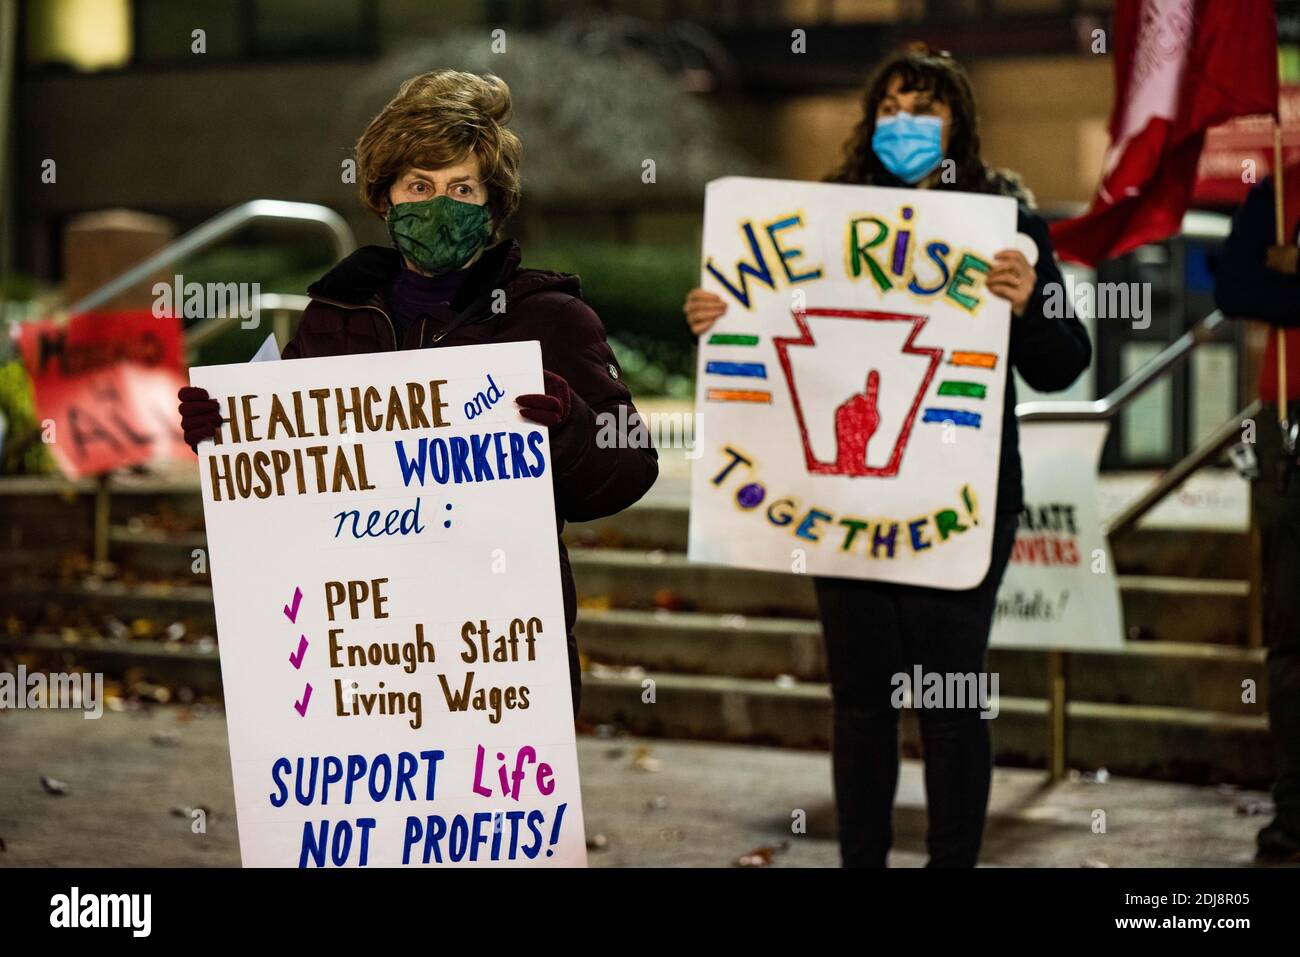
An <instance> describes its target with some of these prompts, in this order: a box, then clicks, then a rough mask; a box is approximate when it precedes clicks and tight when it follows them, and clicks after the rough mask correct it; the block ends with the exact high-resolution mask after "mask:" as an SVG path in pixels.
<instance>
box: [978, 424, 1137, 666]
mask: <svg viewBox="0 0 1300 957" xmlns="http://www.w3.org/2000/svg"><path fill="white" fill-rule="evenodd" d="M1107 430H1108V426H1107V424H1106V423H1105V422H1025V423H1022V424H1021V426H1020V448H1021V458H1022V459H1023V462H1024V475H1025V507H1024V510H1023V511H1022V512H1021V513H1020V528H1019V529H1018V531H1017V534H1016V544H1015V547H1014V548H1013V549H1012V552H1011V563H1010V564H1009V565H1008V566H1007V572H1006V575H1005V576H1004V577H1003V579H1002V587H1001V588H1000V589H998V600H997V606H996V610H995V611H994V615H993V634H992V639H991V640H992V643H993V644H994V645H998V646H1001V647H1015V648H1064V649H1075V650H1080V651H1086V650H1089V649H1092V650H1098V649H1102V648H1119V647H1120V646H1121V645H1123V643H1124V620H1123V614H1122V612H1121V606H1120V597H1119V580H1118V579H1117V578H1116V577H1115V563H1114V561H1113V560H1112V558H1111V554H1110V546H1109V544H1108V543H1107V542H1106V536H1105V535H1104V534H1103V533H1102V530H1101V513H1100V509H1099V507H1098V503H1097V486H1098V479H1097V468H1098V465H1099V464H1100V462H1101V447H1102V446H1103V445H1105V443H1106V433H1107Z"/></svg>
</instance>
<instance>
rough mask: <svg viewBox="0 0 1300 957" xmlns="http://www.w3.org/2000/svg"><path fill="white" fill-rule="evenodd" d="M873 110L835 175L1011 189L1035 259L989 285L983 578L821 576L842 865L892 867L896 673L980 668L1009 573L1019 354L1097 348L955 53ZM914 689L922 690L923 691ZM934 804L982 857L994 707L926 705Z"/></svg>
mask: <svg viewBox="0 0 1300 957" xmlns="http://www.w3.org/2000/svg"><path fill="white" fill-rule="evenodd" d="M862 106H863V113H862V119H861V121H860V122H859V123H858V125H857V126H856V127H855V129H854V131H853V135H852V136H851V137H850V138H849V140H848V142H847V143H846V144H845V148H844V156H843V159H842V161H841V162H840V165H839V166H838V167H837V168H836V169H835V170H834V172H832V173H831V174H830V175H829V176H827V177H826V178H827V180H828V181H829V182H835V183H852V184H858V185H869V186H892V187H901V188H908V187H912V188H916V189H936V190H954V191H958V192H966V193H992V194H996V195H1001V196H1010V197H1013V198H1015V199H1016V201H1017V202H1018V204H1019V215H1018V218H1017V229H1018V230H1019V231H1020V232H1022V233H1025V234H1027V235H1028V236H1029V237H1031V238H1032V240H1033V242H1034V245H1035V246H1036V247H1037V260H1036V263H1035V264H1031V263H1030V261H1029V259H1028V258H1027V257H1026V256H1025V254H1024V253H1023V252H1021V251H1019V250H1016V249H1004V250H1002V251H1001V252H999V253H997V254H996V256H995V257H994V262H993V268H992V269H991V270H990V271H989V273H988V275H987V276H986V277H985V285H986V287H987V288H988V291H989V292H990V293H992V294H994V295H997V296H1000V297H1002V298H1003V299H1006V300H1007V301H1008V302H1009V303H1010V305H1011V313H1012V320H1011V345H1010V357H1011V362H1010V363H1009V364H1008V370H1007V386H1006V405H1005V410H1004V415H1003V424H1002V451H1001V464H1000V472H999V480H998V500H997V516H996V520H995V534H994V544H993V555H992V559H991V561H990V564H989V570H988V574H987V575H986V576H985V578H984V580H983V582H981V583H980V584H979V585H978V586H976V587H975V588H972V589H969V590H966V591H947V590H943V589H936V588H923V587H918V586H910V585H895V584H889V583H884V582H873V581H862V580H857V579H846V578H825V577H822V578H817V579H816V588H817V603H818V607H819V609H820V612H821V622H822V634H823V637H824V640H825V643H826V661H827V667H828V669H829V672H830V682H831V693H832V699H833V705H834V744H833V748H832V757H833V765H834V777H835V797H836V807H837V815H838V819H839V838H840V849H841V854H842V858H843V862H844V864H845V866H860V867H862V866H865V867H883V866H884V865H885V863H886V859H887V856H888V853H889V849H890V846H891V845H892V843H893V829H892V824H891V818H892V812H893V803H894V793H895V791H896V789H897V785H898V766H899V762H898V708H897V707H896V706H895V702H894V692H895V689H896V687H897V685H896V683H895V680H894V679H895V676H897V675H899V674H906V673H910V672H911V670H912V669H913V668H914V667H915V666H918V665H919V666H920V668H921V669H922V671H923V673H925V674H934V673H937V674H941V675H967V674H974V673H978V672H981V671H983V669H984V658H985V651H986V650H987V647H988V639H989V630H990V628H991V627H992V622H993V610H994V604H995V600H996V597H997V590H998V585H999V583H1000V582H1001V580H1002V575H1003V572H1004V571H1005V570H1006V566H1007V561H1008V559H1009V558H1010V555H1011V548H1012V545H1013V543H1014V541H1015V535H1016V525H1017V520H1018V513H1019V512H1020V509H1021V508H1022V504H1023V503H1022V488H1021V479H1020V475H1021V473H1020V449H1019V432H1018V430H1017V427H1016V417H1015V407H1016V391H1015V381H1014V379H1013V378H1012V376H1011V372H1010V367H1011V366H1014V367H1015V368H1016V369H1018V370H1019V371H1020V374H1021V375H1022V376H1023V377H1024V379H1025V381H1026V382H1028V383H1029V384H1030V385H1031V386H1033V387H1034V388H1035V389H1038V390H1040V391H1056V390H1060V389H1064V388H1066V387H1067V386H1069V385H1070V383H1072V382H1073V381H1074V380H1075V379H1076V378H1077V377H1078V375H1079V373H1081V372H1082V371H1083V370H1084V369H1086V368H1087V367H1088V363H1089V361H1090V360H1091V351H1092V350H1091V346H1090V344H1089V342H1088V334H1087V332H1086V331H1085V330H1084V328H1083V326H1082V325H1080V323H1079V322H1078V320H1077V319H1075V318H1074V317H1073V316H1070V317H1068V318H1054V317H1052V316H1049V315H1046V314H1045V311H1044V308H1043V305H1044V297H1045V290H1047V289H1049V288H1050V287H1051V285H1052V284H1054V283H1061V281H1062V280H1061V273H1060V270H1059V269H1058V268H1057V266H1056V263H1055V261H1054V259H1053V253H1052V246H1051V240H1050V238H1049V236H1048V232H1047V224H1046V223H1045V222H1044V221H1043V220H1042V218H1041V217H1039V216H1038V215H1037V214H1035V213H1034V212H1033V197H1032V196H1031V195H1030V193H1029V192H1028V190H1026V189H1025V188H1024V187H1023V186H1022V185H1021V184H1020V180H1019V177H1017V176H1016V175H1015V174H1013V173H1009V172H1006V171H1002V170H995V169H991V168H990V167H988V166H987V165H985V163H984V161H983V159H981V157H980V141H979V130H978V126H977V122H976V110H975V96H974V93H973V92H972V90H971V85H970V80H969V78H968V77H967V75H966V72H965V71H964V70H963V69H962V68H961V66H960V65H958V64H957V62H956V61H955V60H953V59H952V58H951V57H949V56H948V55H947V54H946V53H936V52H932V51H929V50H927V49H923V48H913V49H909V50H907V51H905V52H902V53H899V54H897V55H895V56H893V57H891V58H890V59H888V60H886V61H885V62H884V63H883V64H882V65H881V66H880V67H879V69H877V70H876V72H875V74H874V75H873V76H872V78H871V79H870V80H869V81H868V83H867V86H866V89H865V90H864V93H863V99H862ZM684 311H685V312H686V318H687V321H688V323H689V324H690V327H691V330H692V331H693V332H694V333H695V334H696V335H700V334H702V333H704V332H705V331H706V330H708V329H709V328H710V327H711V326H712V325H713V324H714V323H715V322H716V321H717V320H718V318H719V317H720V316H721V315H722V314H723V313H724V312H725V311H726V303H725V302H724V301H723V300H722V298H721V297H719V296H717V295H715V294H713V293H711V292H708V291H706V290H704V289H695V290H692V291H691V292H690V293H689V294H688V295H687V297H686V304H685V310H684ZM917 690H918V689H913V691H914V693H917ZM918 716H919V718H920V723H921V738H922V746H923V749H924V755H925V788H926V798H927V804H928V810H929V828H928V832H927V839H926V843H927V846H928V849H929V852H930V865H931V866H933V867H973V866H974V865H975V863H976V860H977V858H978V857H979V849H980V842H981V840H982V837H983V831H984V817H985V813H986V811H987V808H988V797H989V783H990V779H991V776H992V749H991V744H990V735H989V725H988V721H986V720H984V719H983V717H982V716H981V712H980V711H979V710H978V707H977V705H975V704H974V703H971V705H970V706H969V707H965V708H943V709H930V708H926V709H920V710H918Z"/></svg>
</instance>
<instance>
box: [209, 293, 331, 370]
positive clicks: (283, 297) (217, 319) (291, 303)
mask: <svg viewBox="0 0 1300 957" xmlns="http://www.w3.org/2000/svg"><path fill="white" fill-rule="evenodd" d="M310 302H311V297H310V296H300V295H295V294H292V293H282V292H260V293H258V294H257V295H256V296H253V297H252V300H251V303H250V305H251V306H252V309H253V311H255V312H257V313H259V314H260V313H262V312H269V313H272V314H273V315H274V314H276V313H280V314H288V313H294V312H298V313H301V312H302V311H303V310H305V309H306V308H307V305H308V303H310ZM244 321H245V317H243V316H239V315H229V316H210V317H208V318H207V319H203V320H202V321H200V322H196V323H195V324H194V325H192V326H190V327H189V328H188V329H186V330H185V354H186V356H190V355H193V354H194V353H196V352H198V350H199V349H201V348H203V346H205V345H207V344H208V343H209V342H211V341H212V340H213V339H216V338H217V337H218V336H220V335H221V334H222V333H224V332H225V331H226V330H227V329H229V328H230V327H231V326H233V325H235V324H236V323H243V322H244ZM272 329H273V330H274V332H275V334H276V339H277V340H278V341H279V343H280V347H281V348H284V344H285V342H286V341H288V329H287V327H284V328H281V326H280V324H279V323H278V322H273V324H272Z"/></svg>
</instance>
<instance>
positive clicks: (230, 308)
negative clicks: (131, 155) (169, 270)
mask: <svg viewBox="0 0 1300 957" xmlns="http://www.w3.org/2000/svg"><path fill="white" fill-rule="evenodd" d="M151 291H152V292H153V295H154V300H153V315H154V318H155V319H161V318H163V317H164V316H176V317H177V318H184V319H212V318H216V317H218V316H237V317H238V318H239V320H240V323H239V328H241V329H256V328H257V327H258V326H260V325H261V323H262V317H261V309H260V308H258V299H259V297H260V296H261V294H262V284H261V283H256V282H186V281H185V278H184V277H183V276H181V275H180V274H179V273H177V274H176V275H175V276H173V277H172V281H171V282H170V283H166V282H156V283H154V284H153V289H152V290H151Z"/></svg>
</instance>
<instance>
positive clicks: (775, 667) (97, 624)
mask: <svg viewBox="0 0 1300 957" xmlns="http://www.w3.org/2000/svg"><path fill="white" fill-rule="evenodd" d="M0 600H2V601H3V605H4V607H5V608H6V609H7V610H8V612H9V613H10V614H11V615H13V616H15V618H16V620H17V621H18V622H19V623H20V625H19V627H18V628H16V629H15V632H16V634H19V635H20V634H32V633H37V634H41V633H43V632H44V631H45V630H47V629H49V628H50V627H52V625H51V622H64V621H68V622H70V623H75V624H80V625H81V628H80V631H82V632H87V633H98V634H104V633H105V632H106V631H107V630H108V629H107V626H108V624H110V622H108V619H109V618H110V617H111V618H113V619H116V620H117V621H118V622H120V623H121V625H120V626H117V627H119V628H125V629H127V630H128V631H129V632H131V633H139V634H142V635H144V636H146V637H160V636H161V635H162V633H163V632H165V630H166V629H167V628H168V626H170V625H172V624H173V623H178V624H179V625H180V626H182V629H181V632H182V634H183V636H184V640H183V641H174V642H165V643H161V645H162V647H161V650H158V653H160V654H163V653H165V654H167V655H175V654H178V653H180V652H181V651H184V650H186V649H192V648H193V647H194V646H195V643H200V646H202V645H209V646H211V645H213V644H214V643H215V642H214V639H215V637H216V623H215V615H214V611H213V607H212V593H211V589H210V588H208V587H207V586H205V585H189V586H175V585H161V586H159V585H143V584H142V585H131V584H126V583H122V582H111V583H104V584H100V585H97V586H93V587H91V586H85V585H60V584H48V583H46V584H42V583H33V584H22V585H18V586H13V585H9V586H5V587H4V588H0ZM137 629H138V632H137ZM128 631H123V634H126V633H128ZM577 637H578V642H579V647H580V648H581V650H582V653H583V655H584V656H585V657H586V658H587V659H588V660H589V661H591V662H595V663H597V664H599V665H605V666H618V667H641V668H644V669H648V670H651V671H655V672H672V673H680V674H687V675H715V676H729V677H735V678H739V679H755V680H771V679H776V678H780V677H783V676H784V677H788V678H792V679H794V680H798V681H803V682H824V681H825V680H826V666H825V657H824V653H823V649H822V641H821V630H820V626H819V624H818V622H817V621H815V620H812V619H797V618H769V617H763V616H753V615H739V614H735V613H726V614H716V613H709V612H703V613H701V612H668V611H664V610H636V609H626V608H619V609H598V608H590V607H588V608H583V609H582V610H581V612H580V613H579V617H578V625H577ZM58 640H59V642H60V643H59V645H58V647H59V648H61V649H62V650H64V651H67V652H70V653H72V654H74V655H79V654H80V653H82V652H84V651H86V650H88V649H89V650H94V651H96V652H99V653H107V652H108V651H115V652H117V653H120V654H122V655H126V654H130V653H132V651H133V650H135V651H138V652H139V653H141V654H144V653H145V652H146V651H147V650H149V648H150V646H149V645H148V643H147V642H145V643H142V642H140V641H125V642H122V643H120V644H118V645H113V644H112V643H111V639H108V638H99V639H96V638H89V637H88V638H83V639H81V640H79V642H78V643H77V644H75V645H69V644H67V643H65V642H63V641H62V639H58ZM106 642H108V643H106ZM33 650H41V651H44V650H50V649H49V648H46V647H45V646H39V647H34V648H33ZM150 653H152V652H150ZM123 661H125V659H123ZM1068 662H1069V690H1068V694H1069V697H1070V699H1071V700H1078V701H1092V702H1097V703H1106V704H1116V705H1144V706H1145V705H1150V706H1160V707H1180V706H1184V705H1186V703H1188V702H1195V703H1196V706H1197V708H1199V709H1203V710H1205V711H1210V712H1218V713H1227V714H1233V713H1236V714H1246V715H1256V714H1259V713H1260V712H1261V708H1262V706H1261V705H1260V704H1258V703H1255V702H1249V703H1248V702H1243V701H1242V691H1243V682H1245V681H1248V680H1249V681H1253V682H1254V683H1255V684H1254V687H1255V688H1256V689H1257V694H1256V701H1257V702H1258V701H1263V700H1264V696H1265V694H1266V691H1267V689H1266V684H1265V673H1264V665H1263V652H1262V651H1260V650H1258V649H1245V648H1235V647H1224V646H1216V645H1208V644H1194V643H1172V642H1171V643H1149V642H1128V643H1126V644H1125V645H1124V646H1123V648H1122V649H1121V650H1118V651H1114V652H1089V653H1084V652H1074V653H1072V654H1070V655H1069V657H1068ZM989 668H990V670H992V671H994V672H996V673H997V674H998V676H999V682H1000V691H1001V693H1002V694H1005V695H1010V696H1012V697H1017V698H1043V697H1045V696H1046V693H1047V684H1046V674H1047V663H1046V655H1045V653H1044V652H1040V651H1029V650H1022V649H993V650H992V651H991V652H990V657H989Z"/></svg>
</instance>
